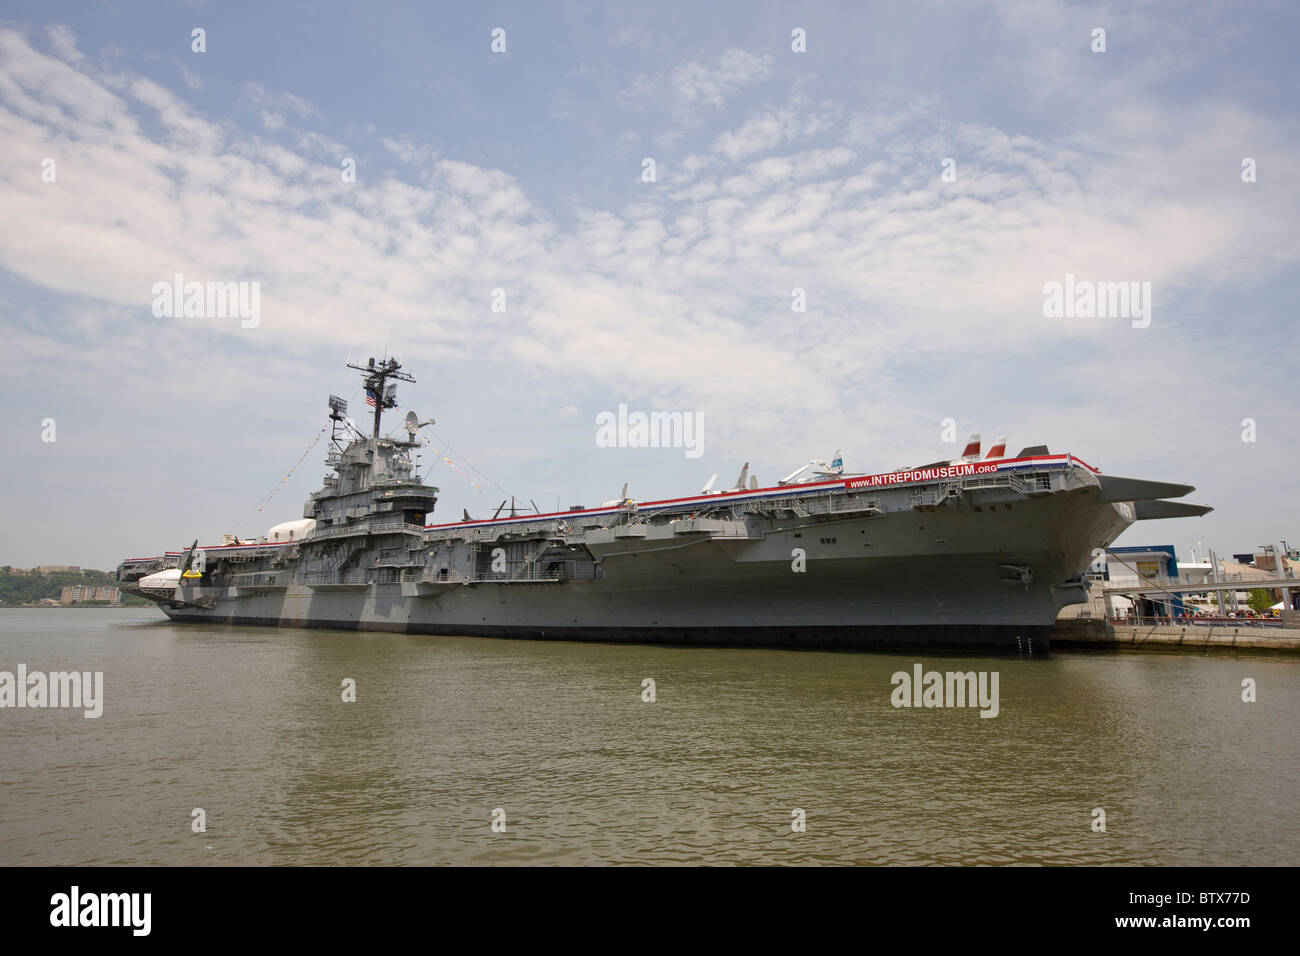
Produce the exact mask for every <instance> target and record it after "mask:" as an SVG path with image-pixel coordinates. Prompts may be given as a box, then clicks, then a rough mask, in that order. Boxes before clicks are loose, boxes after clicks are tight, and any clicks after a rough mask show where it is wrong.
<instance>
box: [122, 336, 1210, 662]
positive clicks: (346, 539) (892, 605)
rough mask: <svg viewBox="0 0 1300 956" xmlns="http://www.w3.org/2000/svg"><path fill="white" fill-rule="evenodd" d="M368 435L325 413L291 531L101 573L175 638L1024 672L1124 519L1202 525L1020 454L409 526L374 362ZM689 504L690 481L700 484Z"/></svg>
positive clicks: (412, 505)
mask: <svg viewBox="0 0 1300 956" xmlns="http://www.w3.org/2000/svg"><path fill="white" fill-rule="evenodd" d="M349 367H351V368H354V369H356V370H357V371H359V372H360V373H361V375H362V376H363V378H364V387H365V389H366V395H367V400H368V403H369V404H373V406H374V422H373V428H372V430H371V432H370V433H369V434H366V433H364V432H362V431H361V429H359V428H358V427H357V426H356V425H355V424H353V423H352V421H351V420H350V419H348V418H347V415H346V403H345V402H343V401H342V400H340V399H338V398H336V397H335V396H330V422H331V449H330V451H329V454H328V457H327V459H326V461H327V464H328V465H329V467H330V468H331V470H332V472H333V474H331V475H329V476H328V477H326V478H325V482H324V487H322V488H321V489H320V490H319V491H316V492H315V493H313V494H312V495H311V496H310V497H309V498H308V499H307V502H306V506H305V507H304V509H303V517H302V519H301V520H295V521H290V522H285V523H283V524H280V525H276V526H275V527H273V528H271V529H270V530H269V531H268V532H267V534H265V535H263V536H261V537H259V538H258V539H257V540H246V539H242V538H239V537H237V536H235V535H231V534H227V535H225V537H224V539H223V540H222V541H221V542H220V543H217V544H208V545H203V546H200V545H199V542H198V540H197V539H196V540H195V541H194V543H193V544H192V545H191V546H190V547H188V548H183V549H180V550H175V551H167V552H164V553H163V554H161V555H158V556H156V557H149V558H130V559H127V560H126V561H123V562H122V564H121V565H120V566H119V567H118V580H119V581H120V582H122V584H123V586H124V588H125V589H126V590H128V591H131V592H133V593H137V594H141V595H143V596H145V597H148V598H150V599H152V600H154V601H156V602H157V603H158V604H159V606H160V607H161V608H162V610H163V611H164V612H165V613H166V614H167V616H168V617H170V618H172V619H173V620H176V621H193V622H202V623H207V624H214V623H216V624H237V625H269V626H280V627H323V628H347V629H359V630H379V631H401V632H410V633H421V634H443V635H482V636H490V637H527V638H546V639H556V640H597V641H623V642H654V643H701V644H758V645H779V646H810V647H836V648H872V647H894V648H945V649H957V650H989V651H999V652H1009V653H1022V654H1024V653H1043V652H1046V651H1047V649H1048V635H1049V633H1050V631H1051V628H1052V625H1053V622H1054V621H1055V620H1056V618H1057V614H1058V612H1059V611H1060V609H1061V608H1062V607H1064V606H1065V605H1068V604H1075V603H1080V602H1083V601H1085V600H1086V598H1087V587H1088V585H1087V570H1088V568H1089V566H1090V565H1092V564H1093V562H1094V560H1095V559H1096V557H1097V554H1098V551H1097V549H1105V548H1106V547H1107V546H1108V545H1109V544H1110V543H1111V542H1112V541H1114V540H1115V538H1116V537H1117V536H1118V535H1119V534H1120V532H1122V531H1123V530H1124V529H1125V528H1127V527H1128V526H1129V525H1130V524H1132V523H1133V522H1134V521H1141V520H1144V519H1156V518H1172V517H1185V516H1194V515H1201V514H1205V513H1206V512H1208V511H1210V510H1211V509H1210V508H1208V507H1205V506H1202V505H1192V504H1186V503H1183V502H1179V501H1175V500H1170V499H1176V498H1181V497H1183V496H1184V495H1186V494H1188V493H1189V492H1191V491H1192V490H1193V488H1192V487H1191V486H1190V485H1184V484H1173V483H1168V482H1157V481H1146V480H1141V479H1133V478H1121V477H1117V476H1113V475H1103V474H1102V473H1101V471H1099V470H1098V469H1097V468H1094V467H1092V466H1091V465H1089V464H1087V463H1086V462H1085V461H1083V460H1082V459H1080V458H1078V457H1077V456H1075V455H1073V454H1053V453H1051V452H1049V450H1048V449H1047V448H1046V447H1044V446H1041V445H1040V446H1033V447H1028V448H1024V449H1022V450H1021V451H1020V452H1019V453H1018V454H1016V455H1014V456H1008V455H1007V454H1006V447H1005V440H999V442H998V443H997V444H995V445H994V446H993V447H992V448H991V449H990V451H989V452H988V454H986V455H984V456H983V457H981V456H980V442H979V438H978V436H972V441H971V442H970V443H969V444H968V445H967V447H966V448H965V450H964V451H963V454H962V455H961V456H959V457H958V458H956V459H953V460H948V461H939V462H933V463H930V464H927V465H920V466H916V467H914V468H904V469H900V470H895V471H891V472H882V473H878V474H849V473H845V472H844V470H843V465H842V462H841V461H840V460H839V458H838V453H837V455H836V457H835V459H834V460H833V461H832V462H831V463H830V464H827V463H825V462H821V461H815V462H811V463H810V464H809V465H807V466H804V468H803V469H800V470H799V471H798V472H795V473H794V474H792V475H790V476H788V477H787V478H786V479H784V480H783V481H782V482H780V483H778V484H777V485H774V486H770V487H759V486H758V483H757V481H754V480H750V481H749V482H748V483H747V482H746V477H747V471H748V466H746V468H745V469H742V472H741V476H740V479H739V480H738V481H737V482H736V484H735V486H733V487H732V488H730V489H728V490H725V491H713V490H711V488H710V489H706V491H705V492H703V493H700V494H694V495H690V496H687V497H682V498H669V499H665V500H661V501H644V502H638V501H635V500H633V499H631V498H628V497H627V496H626V488H625V489H624V493H623V495H621V496H620V497H619V498H617V499H615V500H612V501H607V502H604V503H603V504H602V505H600V506H597V507H593V508H571V509H570V510H568V511H563V512H557V513H551V514H538V513H532V514H526V515H521V514H519V513H518V511H517V510H516V509H514V508H512V509H511V512H510V513H508V514H506V515H504V516H502V515H501V510H502V509H498V513H497V515H496V516H494V517H492V518H484V519H479V520H474V519H470V517H469V515H468V513H465V514H464V519H463V520H460V521H453V522H434V521H432V520H431V516H432V515H433V511H434V507H435V504H436V502H437V499H438V489H437V488H435V487H431V486H429V485H426V484H423V483H422V482H421V480H420V479H419V477H418V475H417V474H416V473H415V469H414V466H413V461H412V453H413V451H414V450H415V449H416V448H419V447H421V446H422V444H423V442H422V441H421V440H420V439H419V436H418V433H419V431H420V429H421V428H423V427H425V426H426V425H428V424H431V423H430V422H420V421H419V420H418V419H417V418H416V417H415V415H414V414H408V415H407V417H406V420H405V422H404V423H403V428H404V430H405V437H404V438H402V437H398V438H394V437H385V436H384V435H382V434H381V430H380V425H381V417H382V415H383V413H384V412H385V411H386V410H388V409H393V408H395V407H396V405H397V402H396V394H395V388H396V383H397V382H398V381H407V382H413V381H414V379H413V378H412V377H411V376H410V375H409V374H407V373H406V372H403V371H402V368H401V365H400V363H399V362H398V361H397V360H396V359H389V358H385V359H381V360H379V361H376V360H375V359H370V360H369V363H368V364H366V365H360V364H358V365H350V366H349ZM710 484H712V483H710Z"/></svg>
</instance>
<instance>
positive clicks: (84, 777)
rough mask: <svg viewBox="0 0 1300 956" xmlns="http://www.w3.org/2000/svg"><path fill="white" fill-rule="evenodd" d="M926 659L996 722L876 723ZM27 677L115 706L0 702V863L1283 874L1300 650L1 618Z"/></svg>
mask: <svg viewBox="0 0 1300 956" xmlns="http://www.w3.org/2000/svg"><path fill="white" fill-rule="evenodd" d="M918 663H919V664H921V665H923V668H924V669H925V670H927V671H928V670H931V669H933V670H937V671H941V672H947V671H968V670H974V671H986V672H997V674H998V689H999V698H998V713H997V716H996V717H993V718H982V717H980V711H979V709H976V708H965V709H963V708H924V707H921V708H903V707H894V706H893V705H892V704H891V694H892V693H893V692H894V687H893V684H892V683H891V679H892V675H893V674H895V673H897V672H906V673H908V674H909V675H910V674H911V673H912V670H913V666H914V665H915V664H918ZM19 664H25V665H27V669H28V671H29V672H32V671H45V672H49V671H61V670H73V669H75V670H78V671H92V672H93V671H102V672H103V675H104V678H103V680H104V685H103V686H104V690H103V698H104V701H103V714H102V716H101V717H99V718H97V719H87V718H86V717H84V716H83V711H82V710H80V709H48V708H47V709H32V708H21V709H17V708H4V709H0V864H8V865H13V864H19V865H22V864H183V865H188V864H272V863H280V864H529V863H551V864H601V863H639V864H653V863H669V864H701V863H703V864H794V865H807V864H865V865H878V864H912V865H917V864H922V865H924V864H965V865H970V864H1009V863H1017V864H1221V865H1238V864H1247V865H1249V864H1270V865H1272V864H1289V865H1295V864H1297V863H1300V801H1298V800H1297V799H1296V782H1297V779H1298V778H1300V745H1298V744H1297V734H1296V728H1297V727H1298V726H1300V660H1298V659H1297V658H1296V657H1295V656H1283V655H1273V654H1267V653H1252V652H1245V651H1243V652H1239V653H1237V652H1230V653H1225V652H1221V651H1220V652H1204V653H1197V652H1187V651H1182V652H1175V651H1153V652H1141V651H1122V652H1057V653H1054V654H1053V655H1051V656H1050V657H1049V658H1042V657H1039V658H1033V659H1017V658H994V657H970V658H963V657H958V656H938V655H918V654H906V653H901V654H894V653H889V654H886V653H834V652H819V651H806V650H800V651H782V650H768V649H732V648H727V649H710V648H673V647H651V646H625V645H602V644H578V643H558V642H555V643H552V642H541V641H513V640H499V639H488V638H443V637H427V636H418V637H417V636H406V635H395V634H358V633H353V632H342V631H303V630H289V629H275V628H226V627H206V626H203V625H192V624H187V625H176V624H172V623H170V622H168V621H167V620H166V619H165V618H164V617H163V616H162V614H161V613H159V612H156V611H154V610H152V609H144V610H139V609H108V608H104V609H98V608H86V609H0V671H8V672H10V673H16V672H17V668H18V665H19ZM646 678H650V679H652V680H653V681H654V693H655V700H654V701H653V702H649V701H646V700H643V693H645V692H644V691H643V686H644V685H643V682H644V681H645V679H646ZM1247 678H1249V679H1251V680H1253V681H1254V682H1255V685H1256V695H1257V700H1256V702H1254V703H1246V702H1243V700H1242V693H1243V688H1242V682H1243V680H1245V679H1247ZM345 680H352V681H355V687H356V700H355V702H345V701H344V700H343V699H342V697H343V694H344V690H343V684H344V681H345ZM197 808H201V809H202V810H203V815H204V819H205V822H206V832H202V833H196V832H193V827H192V821H193V819H194V817H193V814H194V811H195V810H196V809H197ZM1097 809H1100V810H1103V811H1104V812H1105V832H1098V831H1097V830H1096V829H1094V828H1095V826H1096V823H1095V821H1096V820H1099V819H1100V817H1099V816H1095V815H1094V811H1095V810H1097ZM796 810H801V811H803V814H802V816H803V819H804V821H805V826H806V829H805V830H804V831H803V832H795V831H794V830H793V829H792V823H795V822H796V819H797V818H796V815H795V814H794V811H796ZM494 811H497V813H496V816H497V818H498V820H499V819H500V818H501V817H502V816H504V827H505V829H504V832H497V831H494V829H493V818H494ZM499 825H500V824H498V826H499Z"/></svg>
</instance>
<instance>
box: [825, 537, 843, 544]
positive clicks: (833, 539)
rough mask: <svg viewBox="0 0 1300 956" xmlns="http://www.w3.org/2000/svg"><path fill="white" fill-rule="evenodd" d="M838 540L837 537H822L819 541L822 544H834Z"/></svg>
mask: <svg viewBox="0 0 1300 956" xmlns="http://www.w3.org/2000/svg"><path fill="white" fill-rule="evenodd" d="M839 540H840V539H839V538H822V539H821V543H822V544H835V543H836V542H837V541H839Z"/></svg>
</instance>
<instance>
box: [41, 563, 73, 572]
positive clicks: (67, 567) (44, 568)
mask: <svg viewBox="0 0 1300 956" xmlns="http://www.w3.org/2000/svg"><path fill="white" fill-rule="evenodd" d="M34 570H35V571H36V573H37V574H54V573H55V572H59V571H70V572H72V573H73V574H76V573H79V572H80V571H81V568H79V567H77V565H75V564H38V565H36V567H35V568H34Z"/></svg>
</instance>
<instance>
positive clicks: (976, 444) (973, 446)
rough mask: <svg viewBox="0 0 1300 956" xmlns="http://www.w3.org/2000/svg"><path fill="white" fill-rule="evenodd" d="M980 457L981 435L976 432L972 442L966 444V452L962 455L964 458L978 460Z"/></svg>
mask: <svg viewBox="0 0 1300 956" xmlns="http://www.w3.org/2000/svg"><path fill="white" fill-rule="evenodd" d="M979 456H980V433H979V432H976V433H975V434H974V435H971V436H970V441H968V442H966V450H965V451H963V452H962V453H961V457H962V458H978V457H979Z"/></svg>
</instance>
